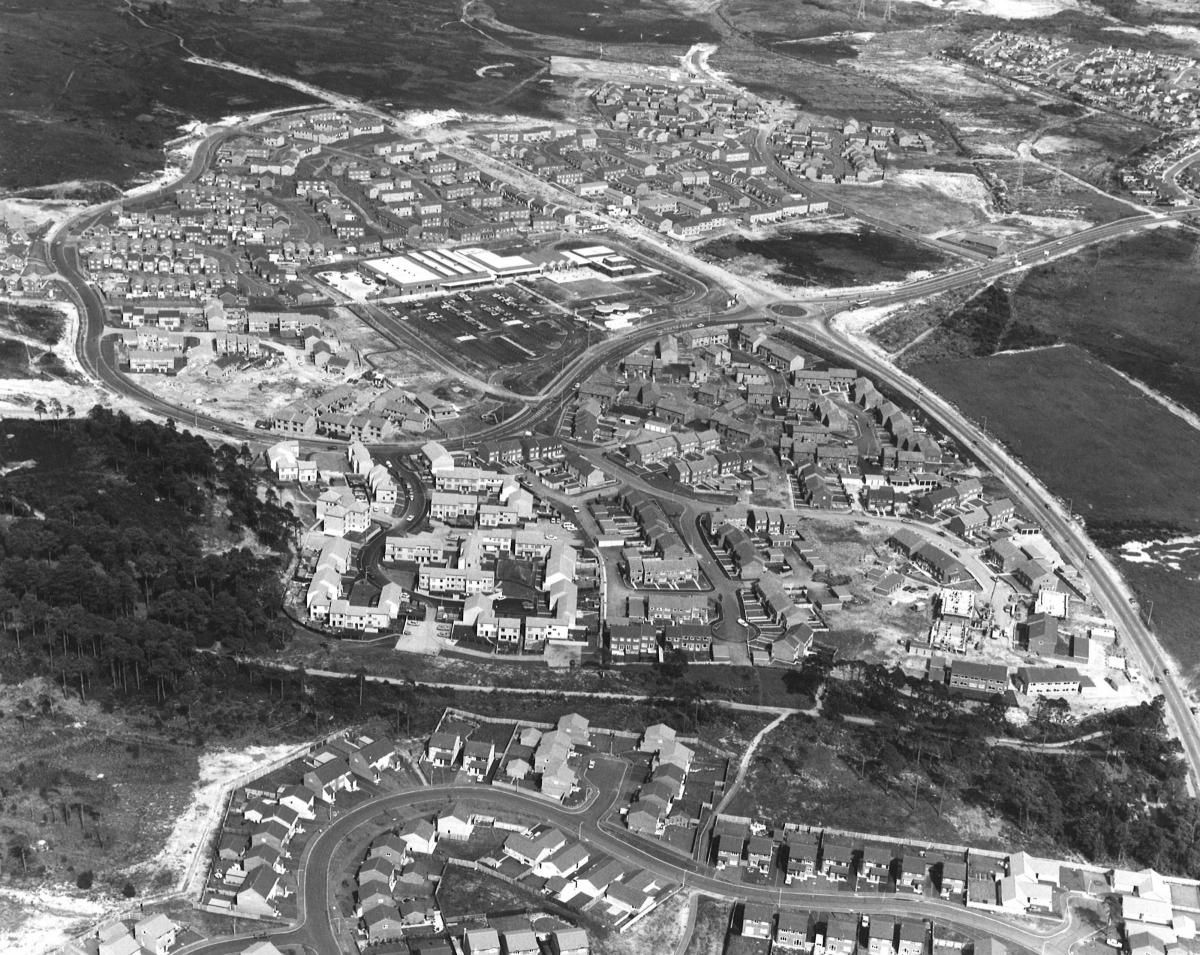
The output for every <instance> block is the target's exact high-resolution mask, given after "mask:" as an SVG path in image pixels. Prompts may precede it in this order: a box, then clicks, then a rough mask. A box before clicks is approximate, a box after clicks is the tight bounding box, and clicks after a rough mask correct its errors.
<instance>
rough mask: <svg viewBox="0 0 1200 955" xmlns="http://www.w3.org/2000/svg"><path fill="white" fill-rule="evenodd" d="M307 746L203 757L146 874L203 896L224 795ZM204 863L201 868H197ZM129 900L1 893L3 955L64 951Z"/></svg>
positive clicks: (58, 891)
mask: <svg viewBox="0 0 1200 955" xmlns="http://www.w3.org/2000/svg"><path fill="white" fill-rule="evenodd" d="M302 749H303V747H302V746H296V745H294V744H293V745H286V746H252V747H250V748H248V749H244V750H222V751H218V752H212V753H206V754H204V755H203V756H201V757H200V778H199V780H198V781H197V783H196V788H195V791H194V794H193V798H192V803H191V805H190V806H189V808H188V809H187V811H186V812H185V813H184V814H183V815H182V816H181V817H180V818H179V820H178V821H177V822H176V823H175V828H174V829H173V830H172V832H171V834H170V836H168V838H167V842H166V845H164V846H163V848H162V850H161V851H160V852H159V853H158V855H157V856H155V858H154V859H153V860H151V861H150V862H148V863H145V864H144V865H143V866H140V867H139V869H140V870H143V871H145V872H147V873H157V872H160V871H162V870H163V869H166V870H168V871H170V872H172V873H175V874H176V876H177V877H178V878H179V880H180V881H181V882H183V881H184V880H185V879H186V880H187V884H186V885H184V886H183V889H184V891H186V892H187V893H189V894H195V893H197V892H199V890H200V888H202V886H203V881H204V877H205V873H206V868H205V866H204V865H203V864H202V863H203V857H202V855H201V856H199V857H197V855H196V849H197V847H199V846H200V845H201V843H202V842H204V841H205V835H206V834H207V833H208V832H209V831H210V830H211V828H212V827H213V826H215V825H217V824H219V822H220V814H221V811H222V810H223V808H224V800H223V798H222V796H223V792H222V791H223V789H224V788H225V787H226V786H228V785H230V784H232V783H238V782H240V781H241V780H242V778H243V777H246V776H247V775H248V774H251V773H253V772H256V771H257V770H258V769H259V768H261V767H266V766H268V765H270V764H272V763H274V762H275V761H277V760H280V759H283V758H285V757H287V756H289V755H291V754H292V753H294V752H298V751H300V750H302ZM195 858H199V860H200V863H201V864H197V865H193V859H195ZM128 905H129V900H128V899H124V898H119V897H116V896H108V895H103V894H99V893H88V894H84V893H72V892H71V891H70V890H69V889H67V888H66V887H42V888H37V889H28V890H25V889H13V888H0V952H2V953H10V952H11V953H14V955H16V953H20V955H40V953H43V952H50V951H54V950H57V949H61V948H62V947H63V946H65V945H66V944H67V943H69V942H70V941H71V940H72V939H73V938H75V937H76V936H78V935H79V934H81V933H83V932H86V931H88V930H89V928H90V926H92V925H97V924H99V923H101V922H105V921H108V920H109V919H112V918H115V917H116V916H117V915H118V914H119V913H120V912H121V911H122V910H123V909H124V908H126V907H127V906H128Z"/></svg>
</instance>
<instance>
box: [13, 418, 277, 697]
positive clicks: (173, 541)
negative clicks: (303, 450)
mask: <svg viewBox="0 0 1200 955" xmlns="http://www.w3.org/2000/svg"><path fill="white" fill-rule="evenodd" d="M6 426H7V427H8V428H9V429H10V430H12V429H18V431H19V432H23V433H19V434H18V435H17V438H18V440H20V441H22V442H23V443H22V447H23V448H32V454H33V463H32V466H29V467H21V468H18V469H16V470H14V471H12V473H10V474H8V475H7V476H6V478H5V480H4V482H3V486H2V488H0V626H2V633H3V635H4V637H5V638H7V639H8V640H9V641H11V643H12V644H13V645H14V648H15V650H16V654H15V658H14V659H15V660H16V661H17V664H18V665H19V666H23V667H24V668H25V670H26V672H28V673H43V674H46V675H52V676H53V677H54V678H55V679H57V680H58V681H60V682H61V683H62V685H63V686H64V687H73V688H75V689H77V690H78V692H79V694H80V695H81V696H82V697H84V698H87V696H89V695H90V694H92V693H93V692H95V691H96V689H97V688H98V687H100V686H103V687H106V688H108V689H109V690H111V691H113V692H116V693H120V694H122V695H129V694H142V693H150V692H152V693H153V694H154V697H155V699H156V700H158V701H163V700H166V699H167V698H168V697H170V696H171V695H172V694H173V693H174V692H175V691H176V689H177V687H178V685H179V682H180V680H181V678H182V677H183V676H184V675H185V674H186V673H187V671H188V670H189V660H190V659H191V657H192V654H194V653H195V651H196V650H197V649H199V648H208V647H212V646H214V645H215V644H219V645H220V647H221V649H222V650H224V651H227V652H232V653H246V652H253V651H255V650H261V649H265V648H268V647H272V646H276V647H277V646H281V645H282V644H283V642H284V641H286V640H287V639H288V636H289V634H290V632H291V630H290V627H289V625H288V624H287V621H286V618H285V617H284V616H283V615H282V613H281V605H282V590H281V583H280V578H281V574H282V571H283V565H284V562H285V560H286V559H287V558H288V557H289V548H290V547H291V545H292V543H293V541H294V537H295V534H296V532H297V528H298V523H297V521H296V519H295V517H294V515H292V513H291V512H290V511H289V510H288V509H286V508H284V507H281V506H279V504H278V502H277V501H276V500H275V498H274V495H273V494H269V493H265V492H264V491H263V490H262V488H261V487H260V483H259V481H258V480H257V478H256V476H255V474H254V473H253V471H252V470H251V469H250V468H249V466H248V465H249V461H250V455H249V452H248V450H247V449H245V448H235V447H232V446H229V445H222V446H220V447H218V448H216V449H214V448H213V447H211V446H210V445H209V444H208V442H206V441H205V440H204V439H203V438H201V437H199V436H197V435H193V434H189V433H188V432H186V431H183V432H181V431H179V430H177V429H176V428H175V427H174V426H173V424H171V423H168V424H167V425H158V424H154V423H152V422H146V421H142V422H134V421H132V420H131V419H130V418H129V417H128V416H126V415H124V414H123V413H117V414H114V413H113V412H111V411H108V410H106V409H103V408H99V407H97V408H94V409H92V411H91V412H90V413H89V414H88V415H87V416H86V418H84V419H82V420H80V421H74V422H63V421H54V422H44V423H34V422H22V423H18V422H8V423H6ZM25 429H28V430H25ZM22 453H25V452H22ZM247 534H249V535H250V536H251V537H252V541H249V542H247V543H249V544H250V546H235V547H229V548H228V549H224V550H219V549H216V547H215V546H214V541H217V540H224V541H229V540H238V541H239V543H240V542H241V539H242V538H244V537H245V536H246V535H247Z"/></svg>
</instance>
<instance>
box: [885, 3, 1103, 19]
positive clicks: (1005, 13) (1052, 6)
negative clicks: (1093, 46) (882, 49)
mask: <svg viewBox="0 0 1200 955" xmlns="http://www.w3.org/2000/svg"><path fill="white" fill-rule="evenodd" d="M905 2H906V3H919V4H921V5H922V6H925V7H934V8H935V9H938V10H946V11H953V12H961V13H978V14H982V15H984V16H989V17H1000V18H1002V19H1005V20H1034V19H1039V18H1041V17H1052V16H1054V15H1055V14H1056V13H1061V12H1062V11H1064V10H1084V11H1088V10H1090V9H1091V8H1090V6H1089V5H1087V4H1082V3H1078V2H1076V0H905Z"/></svg>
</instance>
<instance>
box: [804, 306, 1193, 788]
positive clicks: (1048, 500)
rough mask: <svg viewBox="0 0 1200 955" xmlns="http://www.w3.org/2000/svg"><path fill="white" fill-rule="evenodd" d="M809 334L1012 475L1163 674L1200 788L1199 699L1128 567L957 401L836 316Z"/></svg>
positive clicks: (1111, 613)
mask: <svg viewBox="0 0 1200 955" xmlns="http://www.w3.org/2000/svg"><path fill="white" fill-rule="evenodd" d="M796 331H797V332H798V333H799V334H800V335H801V336H802V337H805V338H807V339H809V340H810V341H812V342H813V344H814V345H816V346H817V347H819V348H822V349H824V350H826V351H828V352H830V353H833V354H835V355H840V356H844V357H845V358H846V360H847V361H851V362H853V363H854V365H855V366H856V367H857V368H858V369H859V370H860V371H862V372H863V373H864V374H866V375H867V376H868V377H871V378H874V379H876V380H877V381H879V382H881V383H883V384H884V385H886V386H887V387H888V388H890V389H891V390H892V391H894V392H896V393H898V394H900V395H903V396H904V397H905V398H907V399H908V400H909V401H910V402H912V403H913V404H914V405H915V406H917V407H919V408H921V409H922V410H923V411H924V412H925V413H926V414H928V415H929V416H930V417H931V418H932V419H933V420H935V421H936V422H937V423H938V425H939V426H940V427H941V428H942V430H944V431H945V432H946V433H947V434H949V435H951V436H952V437H954V438H956V439H957V440H958V441H960V442H961V443H962V444H963V445H964V446H965V447H968V448H970V450H971V452H972V453H973V454H974V455H975V456H976V457H977V458H978V460H979V461H980V462H981V463H982V464H984V465H986V466H987V467H988V468H989V469H990V470H991V471H992V472H993V473H994V474H996V476H997V477H999V478H1000V479H1001V480H1003V481H1004V482H1005V484H1006V485H1007V486H1008V488H1009V490H1010V492H1011V494H1012V496H1013V497H1014V498H1015V499H1016V500H1017V501H1019V502H1020V503H1021V504H1022V505H1024V507H1025V508H1026V509H1027V510H1028V511H1029V513H1030V514H1033V515H1036V517H1037V519H1038V520H1039V521H1040V522H1041V523H1042V524H1043V525H1044V526H1045V527H1046V529H1047V531H1048V535H1047V536H1048V537H1050V538H1051V539H1052V540H1053V541H1054V542H1055V544H1057V546H1058V547H1059V548H1060V549H1061V550H1062V552H1063V556H1064V557H1065V558H1066V559H1067V560H1068V561H1069V562H1070V563H1071V564H1073V565H1074V566H1075V567H1078V568H1079V569H1080V571H1081V573H1082V575H1083V577H1084V579H1085V580H1086V581H1087V583H1088V584H1089V585H1090V587H1091V589H1092V592H1093V595H1094V596H1096V597H1097V598H1098V602H1099V603H1100V605H1101V606H1102V607H1103V608H1104V610H1105V612H1106V614H1107V615H1108V617H1109V618H1110V619H1112V620H1113V621H1114V622H1116V624H1117V625H1118V627H1119V630H1120V633H1121V636H1122V639H1123V642H1124V645H1125V646H1126V648H1127V649H1129V650H1131V651H1132V653H1133V656H1134V657H1135V658H1136V660H1137V662H1138V663H1139V664H1140V666H1141V669H1142V672H1143V674H1145V676H1146V677H1147V678H1151V677H1156V678H1157V679H1158V680H1159V681H1160V683H1161V686H1162V690H1163V698H1164V701H1165V704H1166V712H1167V719H1168V721H1169V722H1170V723H1171V724H1173V726H1174V730H1175V734H1176V736H1177V737H1178V738H1179V740H1180V743H1181V744H1182V746H1183V755H1184V757H1185V760H1186V762H1187V764H1188V768H1189V785H1190V786H1191V788H1192V790H1193V792H1196V791H1200V727H1198V726H1197V722H1196V719H1195V718H1194V717H1193V716H1192V713H1191V704H1190V702H1189V701H1188V698H1187V696H1186V695H1185V692H1184V690H1183V688H1182V687H1181V686H1180V684H1179V682H1178V680H1177V677H1176V675H1175V674H1174V673H1171V672H1168V671H1167V669H1166V668H1164V667H1163V664H1162V660H1163V652H1162V649H1161V648H1160V647H1159V645H1158V641H1157V639H1156V638H1155V636H1154V634H1153V633H1152V632H1151V631H1150V630H1149V628H1148V627H1147V626H1146V624H1145V623H1144V622H1143V621H1142V619H1141V617H1140V616H1139V615H1138V611H1137V605H1136V603H1135V600H1134V596H1133V593H1132V591H1131V590H1130V588H1129V586H1128V584H1126V583H1125V580H1124V578H1123V577H1122V576H1121V574H1120V572H1119V571H1118V570H1117V569H1116V567H1115V566H1114V565H1113V563H1112V562H1111V560H1109V558H1108V557H1107V555H1105V554H1104V552H1103V551H1100V550H1099V549H1097V548H1096V547H1095V546H1094V545H1093V544H1092V542H1091V541H1090V540H1089V539H1088V536H1087V532H1086V530H1085V529H1084V527H1083V525H1082V524H1081V523H1080V522H1079V521H1078V520H1076V519H1075V517H1074V515H1073V514H1071V513H1070V511H1068V509H1067V508H1065V507H1064V506H1063V505H1062V504H1061V503H1060V502H1059V501H1058V499H1057V498H1056V497H1055V496H1054V495H1053V494H1052V493H1051V492H1050V491H1049V490H1048V489H1047V488H1046V487H1044V486H1043V485H1042V484H1041V482H1040V481H1039V480H1038V479H1037V477H1035V476H1034V474H1033V473H1032V472H1031V471H1030V470H1029V468H1027V467H1026V466H1025V465H1024V464H1023V463H1021V462H1020V461H1018V460H1017V459H1016V458H1014V457H1013V456H1012V455H1011V454H1010V453H1009V452H1008V451H1007V450H1006V449H1005V448H1004V447H1003V446H1002V445H1001V444H1000V443H999V442H997V441H995V440H993V439H992V438H991V437H989V436H988V435H987V434H986V433H984V432H983V430H982V429H981V428H979V427H978V426H977V425H976V424H975V423H974V422H972V421H970V420H969V419H968V418H966V417H965V416H964V415H963V414H962V412H960V411H959V410H958V409H957V408H956V407H955V406H954V405H952V404H950V402H948V401H947V400H946V399H944V398H942V397H941V396H940V395H938V394H936V393H935V392H933V391H931V390H930V389H928V388H926V387H925V386H924V385H923V384H921V383H920V382H918V381H917V380H915V379H914V378H912V377H911V376H909V375H908V374H907V373H905V372H904V371H901V370H900V369H899V368H897V367H896V366H895V365H893V364H891V363H890V362H887V361H883V360H881V359H879V358H878V357H876V356H875V355H873V354H872V353H871V352H869V351H867V350H866V349H864V348H862V347H861V346H859V345H858V344H857V343H855V342H854V341H853V339H850V338H848V337H846V336H844V335H842V334H841V333H839V332H838V331H837V330H836V329H835V328H834V326H833V324H832V322H831V321H829V320H828V318H827V319H826V320H825V321H819V320H818V321H808V322H805V323H804V324H803V325H799V324H798V323H797V327H796Z"/></svg>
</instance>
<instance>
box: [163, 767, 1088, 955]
mask: <svg viewBox="0 0 1200 955" xmlns="http://www.w3.org/2000/svg"><path fill="white" fill-rule="evenodd" d="M456 800H457V801H462V802H468V803H475V804H477V805H479V806H480V808H482V809H486V810H487V811H489V812H495V811H496V810H508V811H514V812H520V813H524V814H526V815H528V816H532V817H534V818H536V819H538V820H541V821H544V822H548V823H551V824H553V825H555V826H558V827H559V828H561V829H562V830H563V831H564V832H567V833H574V834H576V837H577V838H579V839H580V840H581V841H582V842H584V843H586V844H587V845H588V846H590V847H591V848H592V849H595V850H599V851H601V852H604V853H606V854H607V855H610V856H612V857H613V858H615V859H617V860H619V861H620V862H621V863H623V864H624V865H627V866H629V867H631V868H635V869H642V870H645V871H647V872H652V873H654V874H655V875H656V876H659V877H661V878H663V879H664V880H668V881H672V882H682V883H684V884H685V885H686V887H687V888H688V889H690V890H697V891H701V892H704V893H705V894H708V895H713V896H717V897H720V898H727V899H741V900H745V901H750V902H761V903H764V904H766V905H771V906H774V907H781V906H782V907H803V908H809V909H833V910H837V911H846V910H852V911H854V912H857V913H860V914H866V915H891V916H906V917H913V916H918V917H922V918H929V919H934V920H936V921H937V922H938V923H940V924H942V925H944V926H947V927H949V928H952V929H955V930H957V931H960V932H963V933H965V934H967V935H972V936H978V935H989V936H992V937H994V938H998V939H1000V940H1001V941H1003V942H1005V943H1006V944H1008V945H1009V946H1010V947H1013V948H1017V949H1023V950H1026V951H1029V952H1045V951H1046V950H1047V946H1051V945H1053V946H1054V947H1053V949H1051V950H1054V951H1060V950H1062V951H1065V950H1066V946H1067V945H1068V944H1069V942H1070V941H1071V936H1072V935H1073V934H1074V924H1073V920H1072V919H1071V918H1070V917H1067V918H1066V919H1064V920H1063V921H1062V922H1054V923H1051V926H1050V929H1049V931H1046V932H1039V931H1037V930H1035V929H1034V928H1032V927H1030V926H1029V924H1028V923H1023V924H1018V923H1016V922H1010V921H1006V920H1003V919H1000V918H997V917H995V916H993V915H990V914H988V913H986V912H981V911H979V910H976V909H968V908H965V907H964V906H961V905H955V904H953V903H951V902H946V901H943V900H941V899H931V898H925V897H921V896H909V895H880V894H879V893H869V894H867V893H857V892H829V891H817V890H813V889H807V888H802V887H800V886H790V887H788V886H756V885H742V884H737V883H733V882H729V881H726V880H724V879H719V878H716V877H715V876H714V875H713V870H712V868H711V867H710V866H707V865H704V864H702V863H699V862H696V861H694V860H692V859H684V858H681V857H680V856H678V855H676V854H674V853H673V852H671V851H670V850H669V849H667V848H666V847H665V846H659V845H657V844H655V843H652V842H649V841H641V840H639V841H638V842H636V843H634V842H631V841H626V839H625V834H624V831H623V830H619V829H615V828H613V827H610V826H607V825H604V824H603V823H602V822H597V821H596V820H595V819H594V818H591V817H590V816H589V815H585V814H584V812H587V811H588V810H585V811H577V812H572V811H570V810H567V809H563V808H562V807H560V806H557V805H551V804H549V803H546V802H543V801H542V800H540V799H536V798H534V797H532V796H526V795H523V794H521V793H517V792H512V791H509V790H503V789H492V788H488V787H481V786H478V785H466V786H433V787H428V788H423V789H417V790H410V791H406V792H401V793H394V794H390V795H386V796H380V797H377V798H375V799H372V800H369V801H368V802H365V803H363V804H362V805H360V806H357V807H355V808H354V809H352V810H350V811H349V812H347V813H345V814H344V815H342V816H339V817H337V818H336V819H335V820H334V821H333V822H332V823H331V824H330V825H329V826H327V827H326V828H325V829H324V830H323V831H321V832H320V833H319V834H318V835H317V836H316V837H315V838H313V839H312V840H311V841H310V842H309V844H308V845H307V846H306V847H305V850H304V853H303V855H302V856H301V859H300V864H299V872H300V877H299V888H298V891H297V912H298V918H297V920H296V922H295V923H294V924H293V925H292V926H290V927H288V928H286V929H280V930H277V931H274V932H272V931H270V930H266V931H264V930H259V931H256V932H254V933H250V934H245V935H241V936H236V937H231V938H222V939H218V940H214V941H211V942H199V943H196V944H193V945H189V946H187V947H186V948H184V949H181V950H180V953H179V955H236V953H239V952H241V951H242V949H243V948H244V947H245V945H246V944H247V943H248V942H249V941H250V940H251V939H253V938H257V937H262V936H264V935H269V936H270V938H271V940H272V941H273V942H274V943H275V944H276V945H280V946H282V945H306V946H308V947H309V948H310V949H313V950H315V951H317V952H320V953H322V955H324V953H334V952H338V951H340V950H341V949H340V947H339V945H338V938H337V934H336V933H335V931H334V927H333V924H332V919H333V918H336V917H338V913H336V912H334V911H333V908H332V906H333V904H334V903H333V898H332V896H331V894H330V886H331V885H334V884H337V882H339V881H340V878H338V875H339V874H338V873H335V872H334V871H333V862H334V855H335V854H336V851H337V849H338V847H339V846H340V845H341V844H342V843H343V842H344V841H346V840H348V839H353V837H354V836H355V835H356V834H358V833H360V832H362V831H363V830H368V829H372V828H379V827H378V826H377V824H376V823H374V822H373V821H372V820H374V819H376V817H378V816H379V815H380V814H381V813H389V814H393V813H402V812H404V811H406V810H407V811H413V812H421V813H424V812H432V811H433V809H434V808H435V807H437V806H440V805H444V804H446V803H449V802H451V801H456ZM592 815H594V813H592Z"/></svg>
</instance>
